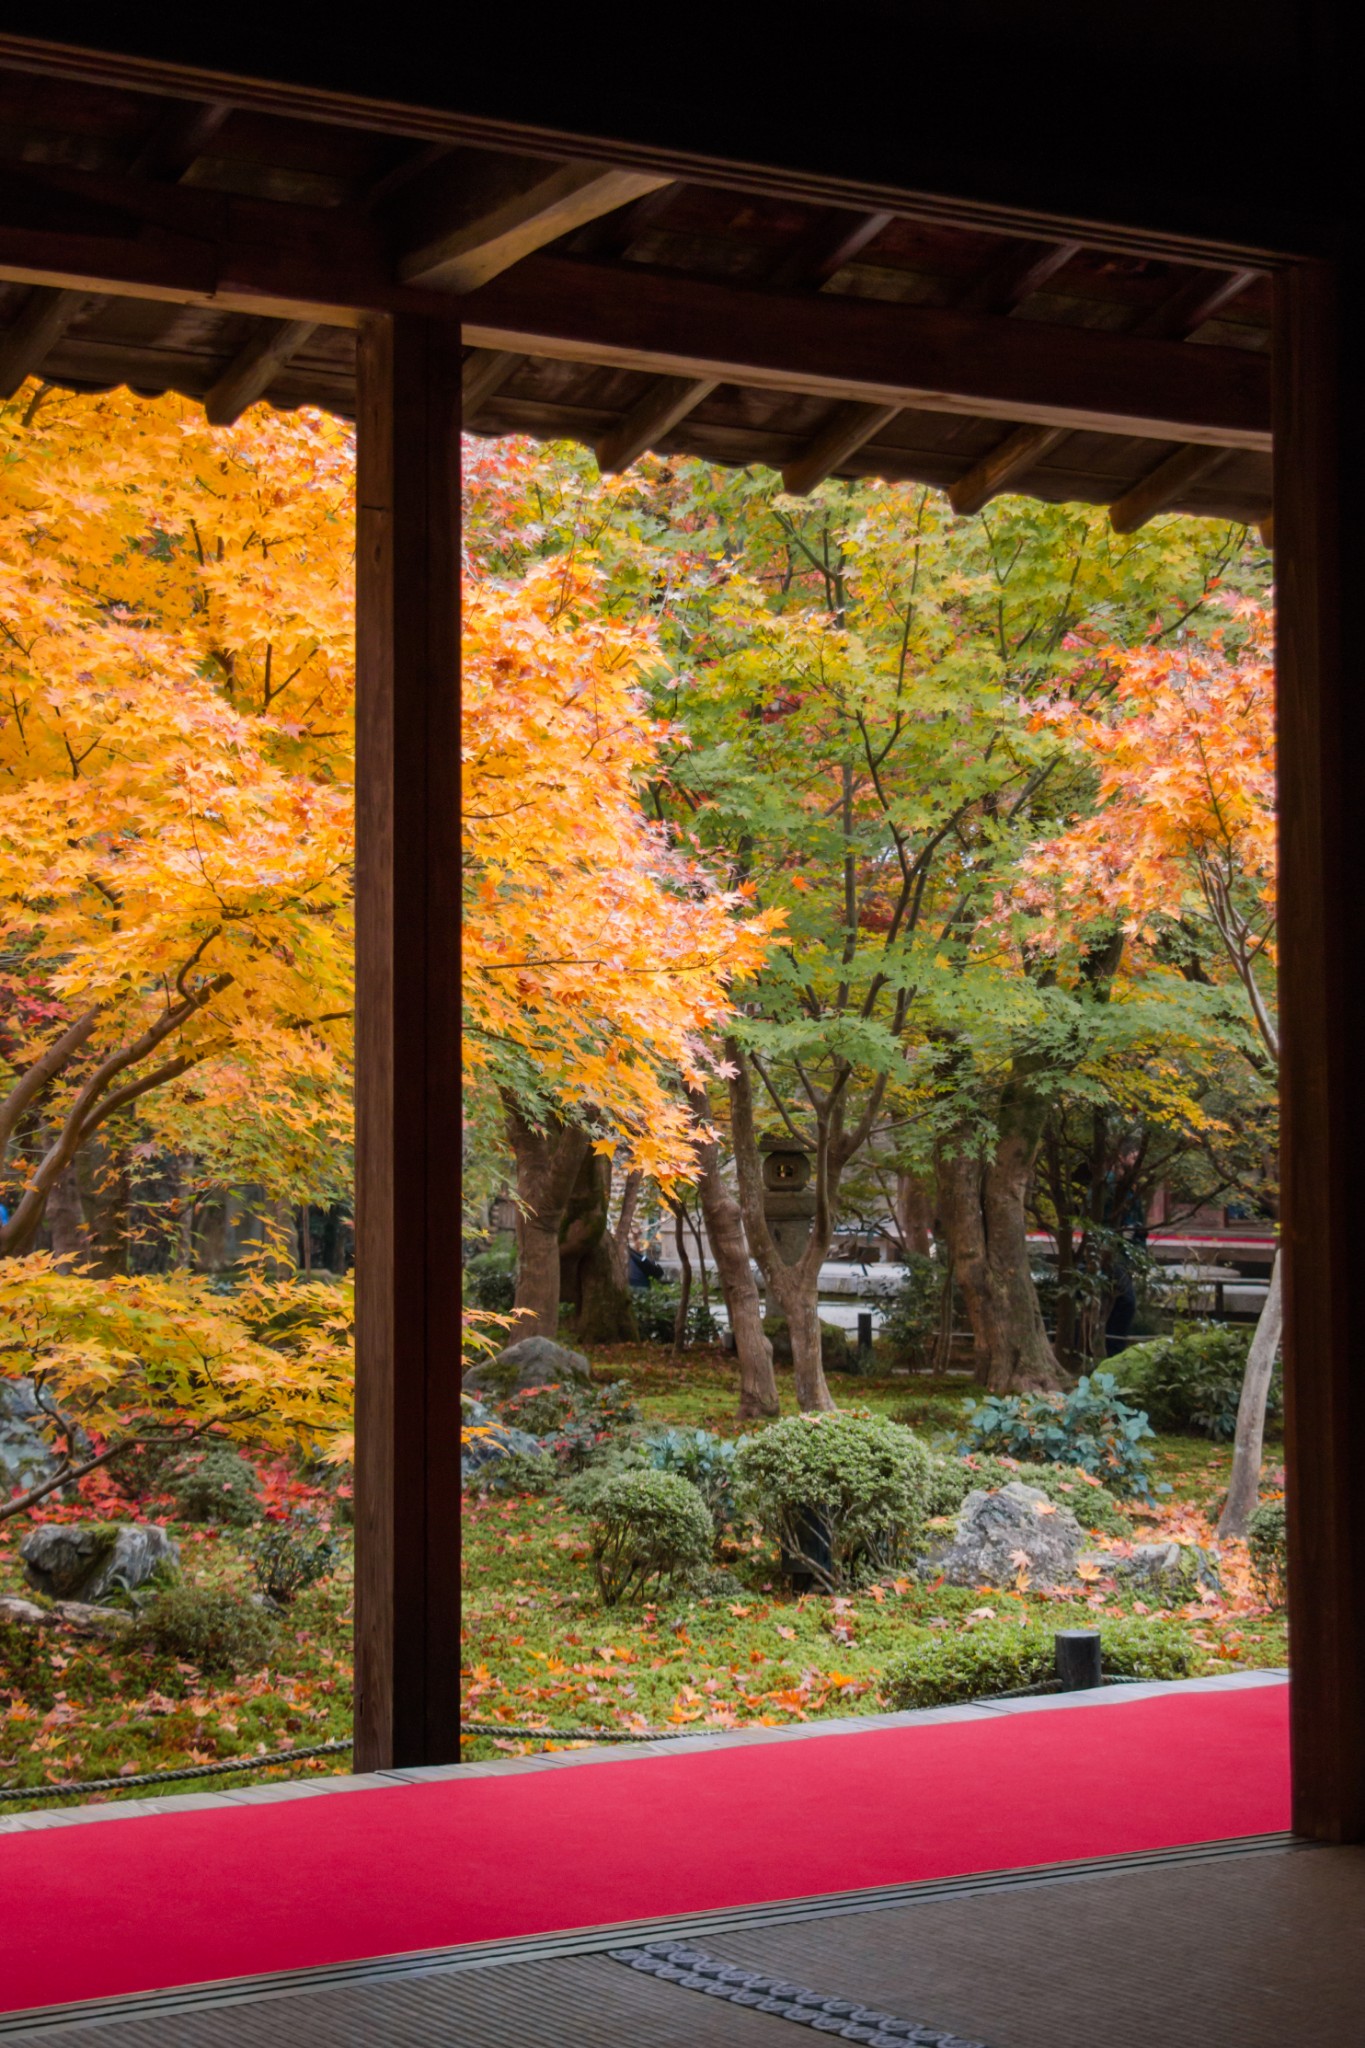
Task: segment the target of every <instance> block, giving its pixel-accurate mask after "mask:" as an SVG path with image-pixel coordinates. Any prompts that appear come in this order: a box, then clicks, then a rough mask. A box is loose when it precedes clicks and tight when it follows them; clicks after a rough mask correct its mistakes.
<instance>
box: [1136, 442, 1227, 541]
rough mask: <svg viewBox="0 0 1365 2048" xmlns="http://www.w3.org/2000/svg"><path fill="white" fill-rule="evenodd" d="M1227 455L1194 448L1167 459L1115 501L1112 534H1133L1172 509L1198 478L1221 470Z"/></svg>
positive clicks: (1179, 450) (1214, 449)
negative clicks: (1158, 515)
mask: <svg viewBox="0 0 1365 2048" xmlns="http://www.w3.org/2000/svg"><path fill="white" fill-rule="evenodd" d="M1230 452H1231V451H1230V450H1229V449H1226V448H1200V447H1198V446H1196V445H1191V446H1190V447H1188V448H1177V449H1176V451H1175V453H1174V455H1168V456H1167V457H1166V460H1165V461H1164V462H1159V463H1158V464H1157V466H1156V468H1155V469H1154V470H1152V471H1150V473H1149V474H1148V475H1147V476H1145V477H1143V478H1142V480H1141V482H1140V483H1136V484H1134V485H1133V488H1132V489H1131V490H1130V491H1125V492H1124V494H1123V496H1122V497H1121V498H1116V499H1115V500H1114V502H1113V504H1112V505H1111V506H1110V507H1109V523H1110V525H1111V526H1112V527H1113V529H1114V531H1115V533H1136V532H1137V530H1138V528H1139V527H1140V526H1145V525H1146V524H1147V521H1148V520H1149V519H1154V518H1155V517H1156V515H1157V513H1158V512H1164V511H1165V510H1166V508H1167V506H1168V505H1174V504H1175V502H1176V500H1177V499H1178V498H1181V497H1183V496H1184V494H1185V492H1186V491H1188V490H1189V489H1190V488H1191V486H1192V485H1194V484H1197V483H1198V482H1199V481H1200V479H1201V478H1203V477H1206V476H1211V475H1212V473H1213V471H1214V470H1215V469H1220V468H1221V467H1222V465H1223V464H1224V463H1225V462H1226V461H1227V459H1228V456H1229V454H1230Z"/></svg>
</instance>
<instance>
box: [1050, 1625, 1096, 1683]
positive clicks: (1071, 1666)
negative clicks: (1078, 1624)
mask: <svg viewBox="0 0 1365 2048" xmlns="http://www.w3.org/2000/svg"><path fill="white" fill-rule="evenodd" d="M1052 1643H1053V1651H1054V1654H1055V1658H1056V1666H1057V1683H1058V1685H1059V1686H1060V1688H1061V1690H1062V1691H1063V1692H1088V1691H1089V1690H1090V1688H1091V1687H1092V1686H1096V1685H1098V1684H1099V1683H1100V1632H1099V1630H1098V1629H1097V1628H1062V1629H1058V1631H1057V1633H1056V1635H1055V1636H1054V1637H1053V1638H1052Z"/></svg>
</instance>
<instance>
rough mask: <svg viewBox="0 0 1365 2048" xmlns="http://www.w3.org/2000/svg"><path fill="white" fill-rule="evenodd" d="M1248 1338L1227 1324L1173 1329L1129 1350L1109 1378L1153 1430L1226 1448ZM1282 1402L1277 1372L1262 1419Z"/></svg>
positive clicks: (1246, 1333)
mask: <svg viewBox="0 0 1365 2048" xmlns="http://www.w3.org/2000/svg"><path fill="white" fill-rule="evenodd" d="M1251 1338H1252V1332H1251V1331H1250V1330H1249V1329H1245V1328H1244V1329H1238V1328H1236V1327H1235V1326H1233V1325H1230V1324H1227V1323H1177V1324H1176V1326H1175V1330H1174V1332H1173V1334H1172V1335H1171V1336H1169V1337H1156V1338H1154V1339H1153V1340H1152V1341H1151V1342H1150V1343H1148V1344H1133V1345H1131V1346H1130V1347H1129V1349H1128V1350H1127V1351H1126V1352H1125V1353H1124V1355H1123V1357H1122V1358H1121V1359H1116V1360H1115V1363H1114V1377H1115V1378H1116V1380H1117V1381H1118V1383H1119V1385H1120V1387H1121V1388H1123V1390H1124V1391H1125V1392H1126V1393H1128V1394H1131V1396H1132V1397H1133V1399H1134V1401H1136V1402H1138V1403H1139V1404H1140V1405H1141V1406H1142V1407H1143V1408H1145V1409H1146V1410H1147V1414H1148V1417H1149V1419H1150V1420H1151V1422H1152V1424H1153V1425H1154V1427H1155V1428H1157V1429H1168V1430H1179V1431H1182V1432H1188V1433H1190V1434H1192V1435H1194V1436H1207V1437H1211V1438H1212V1439H1213V1441H1214V1442H1215V1443H1230V1442H1231V1441H1232V1439H1233V1437H1234V1436H1235V1435H1236V1433H1237V1404H1238V1402H1239V1401H1240V1399H1241V1395H1242V1380H1243V1378H1244V1376H1245V1373H1246V1363H1247V1353H1248V1351H1249V1350H1250V1349H1251ZM1281 1398H1282V1394H1281V1382H1280V1375H1279V1373H1278V1371H1277V1372H1276V1374H1275V1376H1274V1378H1273V1380H1272V1381H1271V1387H1270V1398H1269V1401H1268V1404H1267V1408H1266V1413H1267V1415H1278V1413H1279V1411H1280V1406H1281Z"/></svg>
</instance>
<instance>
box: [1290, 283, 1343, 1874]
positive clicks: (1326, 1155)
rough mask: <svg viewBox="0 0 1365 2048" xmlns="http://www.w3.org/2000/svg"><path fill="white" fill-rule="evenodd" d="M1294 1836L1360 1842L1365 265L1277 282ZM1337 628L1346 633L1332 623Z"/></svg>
mask: <svg viewBox="0 0 1365 2048" xmlns="http://www.w3.org/2000/svg"><path fill="white" fill-rule="evenodd" d="M1276 297H1277V319H1276V331H1275V352H1276V414H1275V572H1276V588H1277V603H1278V614H1279V721H1280V742H1279V744H1280V863H1281V874H1280V921H1279V929H1280V947H1281V950H1280V973H1279V987H1280V1005H1281V1035H1282V1048H1283V1051H1282V1061H1281V1085H1282V1107H1283V1152H1282V1173H1281V1180H1282V1213H1283V1218H1284V1224H1283V1229H1284V1244H1285V1365H1286V1382H1287V1387H1286V1454H1287V1475H1288V1501H1289V1594H1290V1660H1291V1665H1292V1670H1293V1685H1292V1692H1291V1719H1292V1744H1293V1771H1294V1826H1295V1828H1296V1830H1297V1831H1298V1832H1299V1833H1301V1834H1304V1835H1309V1836H1313V1837H1316V1838H1318V1839H1320V1840H1324V1841H1334V1842H1357V1841H1361V1840H1365V1291H1363V1287H1365V1043H1363V1042H1362V1041H1363V1034H1362V1023H1363V1022H1365V1017H1363V1015H1362V995H1363V994H1365V988H1363V987H1362V984H1363V982H1365V837H1363V834H1362V822H1361V821H1362V818H1365V656H1363V655H1362V641H1361V634H1360V629H1359V626H1358V624H1357V623H1356V620H1355V617H1354V612H1355V609H1356V608H1357V606H1358V604H1359V594H1360V591H1361V588H1362V577H1363V576H1365V495H1363V494H1362V483H1363V482H1365V253H1357V254H1356V255H1355V256H1354V257H1353V258H1351V259H1350V260H1347V261H1341V262H1333V263H1325V262H1324V263H1309V264H1302V265H1298V266H1295V267H1294V268H1291V269H1288V270H1286V271H1285V272H1283V273H1282V274H1281V276H1280V277H1279V278H1278V280H1277V283H1276ZM1348 607H1350V613H1349V615H1348V610H1347V608H1348Z"/></svg>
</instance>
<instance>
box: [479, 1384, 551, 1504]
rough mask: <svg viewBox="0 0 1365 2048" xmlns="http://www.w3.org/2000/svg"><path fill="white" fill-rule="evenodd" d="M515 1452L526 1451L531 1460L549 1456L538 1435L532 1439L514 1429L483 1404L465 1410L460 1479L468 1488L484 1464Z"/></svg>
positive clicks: (525, 1433) (494, 1461) (526, 1432)
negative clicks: (471, 1477) (499, 1419)
mask: <svg viewBox="0 0 1365 2048" xmlns="http://www.w3.org/2000/svg"><path fill="white" fill-rule="evenodd" d="M472 1432H477V1434H473V1433H472ZM512 1451H522V1452H524V1453H525V1455H526V1456H527V1457H531V1458H543V1457H546V1456H547V1455H548V1453H547V1451H546V1447H545V1445H544V1444H543V1443H542V1442H541V1440H540V1438H539V1437H538V1436H532V1435H531V1433H530V1431H529V1430H525V1429H513V1428H511V1426H510V1425H509V1424H508V1423H505V1422H499V1421H498V1418H497V1416H496V1415H494V1414H493V1412H492V1410H491V1409H489V1408H485V1407H484V1406H483V1404H482V1402H480V1401H475V1402H473V1403H472V1404H471V1405H470V1406H469V1407H467V1408H466V1409H465V1411H464V1417H463V1431H462V1434H461V1439H460V1478H461V1480H462V1481H463V1482H464V1484H466V1485H467V1484H468V1483H469V1479H470V1476H471V1474H473V1473H475V1472H477V1471H479V1470H480V1469H481V1468H482V1467H483V1466H484V1465H494V1464H497V1463H498V1461H499V1460H500V1459H502V1458H505V1457H507V1456H508V1455H509V1453H510V1452H512Z"/></svg>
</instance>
